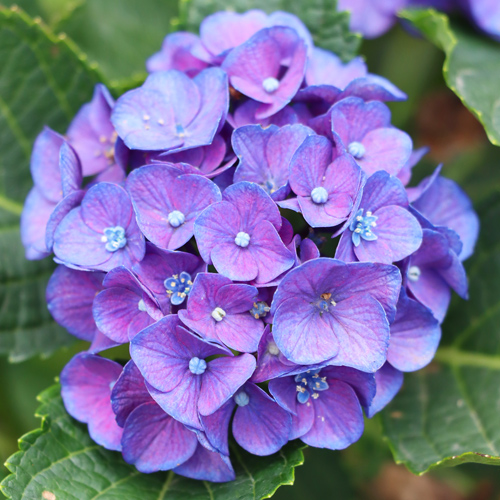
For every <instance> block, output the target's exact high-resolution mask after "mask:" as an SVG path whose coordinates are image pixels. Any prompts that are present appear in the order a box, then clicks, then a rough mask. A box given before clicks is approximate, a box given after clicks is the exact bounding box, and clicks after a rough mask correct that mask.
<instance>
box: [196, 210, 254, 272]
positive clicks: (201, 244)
mask: <svg viewBox="0 0 500 500" xmlns="http://www.w3.org/2000/svg"><path fill="white" fill-rule="evenodd" d="M240 224H241V217H240V215H239V213H238V212H237V211H236V210H234V207H233V205H232V204H231V203H228V202H227V201H222V202H219V203H214V204H213V205H211V206H209V207H208V208H207V209H205V210H204V211H203V212H202V213H201V214H200V215H199V216H198V218H197V219H196V221H195V224H194V236H195V238H196V243H197V245H198V250H199V252H200V255H201V257H202V259H203V260H204V261H205V262H206V263H207V264H211V263H212V259H211V253H212V251H213V249H214V248H215V247H216V246H218V245H222V244H224V243H225V244H228V245H233V246H235V247H236V245H235V244H234V237H235V236H236V233H235V232H234V228H238V227H240ZM256 275H257V271H256V270H255V273H254V274H253V276H252V277H255V276H256ZM252 277H250V278H249V279H248V280H245V281H250V280H251V279H252Z"/></svg>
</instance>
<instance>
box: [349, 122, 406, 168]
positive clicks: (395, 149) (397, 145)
mask: <svg viewBox="0 0 500 500" xmlns="http://www.w3.org/2000/svg"><path fill="white" fill-rule="evenodd" d="M361 142H362V144H363V146H364V147H365V150H366V153H365V155H364V156H363V158H360V159H358V160H357V162H358V163H359V165H360V167H361V168H362V169H363V170H364V171H365V172H366V173H367V174H368V175H372V174H374V173H375V172H377V171H378V170H385V171H386V172H389V173H390V174H391V175H397V174H398V173H399V171H400V170H401V169H402V168H403V167H404V166H405V164H406V162H407V161H408V160H409V158H410V155H411V152H412V150H413V143H412V140H411V139H410V136H409V135H408V134H406V133H405V132H402V131H401V130H398V129H395V128H379V129H376V130H371V131H368V133H367V134H366V135H365V136H364V137H363V139H362V141H361Z"/></svg>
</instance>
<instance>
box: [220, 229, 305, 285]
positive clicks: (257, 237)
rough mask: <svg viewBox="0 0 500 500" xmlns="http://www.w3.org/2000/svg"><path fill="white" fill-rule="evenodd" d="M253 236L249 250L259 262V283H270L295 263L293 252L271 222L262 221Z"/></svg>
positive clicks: (257, 280)
mask: <svg viewBox="0 0 500 500" xmlns="http://www.w3.org/2000/svg"><path fill="white" fill-rule="evenodd" d="M252 238H253V241H251V243H250V245H249V246H248V250H249V253H250V255H251V256H252V257H253V260H254V262H256V264H257V268H258V274H257V276H256V278H255V279H256V282H257V283H269V282H271V281H272V280H273V279H274V278H276V277H277V276H279V275H280V274H282V273H284V272H285V271H288V270H289V269H290V268H291V267H292V266H293V265H294V263H295V259H294V257H293V254H292V253H291V252H290V250H288V249H287V248H286V247H285V245H283V242H282V241H281V238H280V237H279V234H278V232H277V231H276V229H275V228H274V227H273V226H272V225H271V224H270V223H269V222H267V221H264V222H262V223H260V225H258V226H257V227H256V228H255V230H254V231H253V233H252ZM214 265H215V261H214ZM216 267H217V266H216ZM234 275H235V273H233V276H234ZM233 279H238V278H233Z"/></svg>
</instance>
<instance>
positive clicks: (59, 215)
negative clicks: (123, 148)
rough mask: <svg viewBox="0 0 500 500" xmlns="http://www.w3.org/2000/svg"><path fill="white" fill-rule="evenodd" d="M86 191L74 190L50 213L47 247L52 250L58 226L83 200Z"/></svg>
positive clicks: (46, 237)
mask: <svg viewBox="0 0 500 500" xmlns="http://www.w3.org/2000/svg"><path fill="white" fill-rule="evenodd" d="M84 195H85V191H74V192H73V193H71V194H69V195H68V196H66V197H65V198H63V199H62V200H61V201H60V202H59V203H58V204H57V205H56V207H55V208H54V211H53V212H52V213H51V214H50V218H49V220H48V222H47V228H46V230H45V245H46V247H47V249H50V250H52V247H53V246H54V235H55V233H56V229H57V226H59V224H60V223H61V221H62V220H63V219H64V217H66V215H68V214H69V213H70V212H71V210H73V208H76V207H77V206H78V205H80V203H81V202H82V200H83V197H84Z"/></svg>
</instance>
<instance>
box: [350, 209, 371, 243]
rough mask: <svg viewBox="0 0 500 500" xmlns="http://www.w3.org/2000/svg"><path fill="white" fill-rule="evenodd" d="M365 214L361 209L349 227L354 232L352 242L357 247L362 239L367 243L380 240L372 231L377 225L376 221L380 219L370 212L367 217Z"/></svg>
mask: <svg viewBox="0 0 500 500" xmlns="http://www.w3.org/2000/svg"><path fill="white" fill-rule="evenodd" d="M363 212H364V209H362V208H360V209H359V210H358V211H357V213H356V217H354V219H353V221H352V222H351V225H350V226H349V229H350V230H351V231H352V242H353V243H354V246H356V247H357V246H359V244H360V243H361V238H363V239H364V240H366V241H374V240H376V239H377V238H378V237H377V235H376V234H375V233H374V232H373V231H372V228H374V227H375V226H376V225H377V222H376V221H377V219H378V217H377V216H376V215H373V214H372V213H371V212H370V211H369V210H368V211H367V212H366V214H365V215H363Z"/></svg>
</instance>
